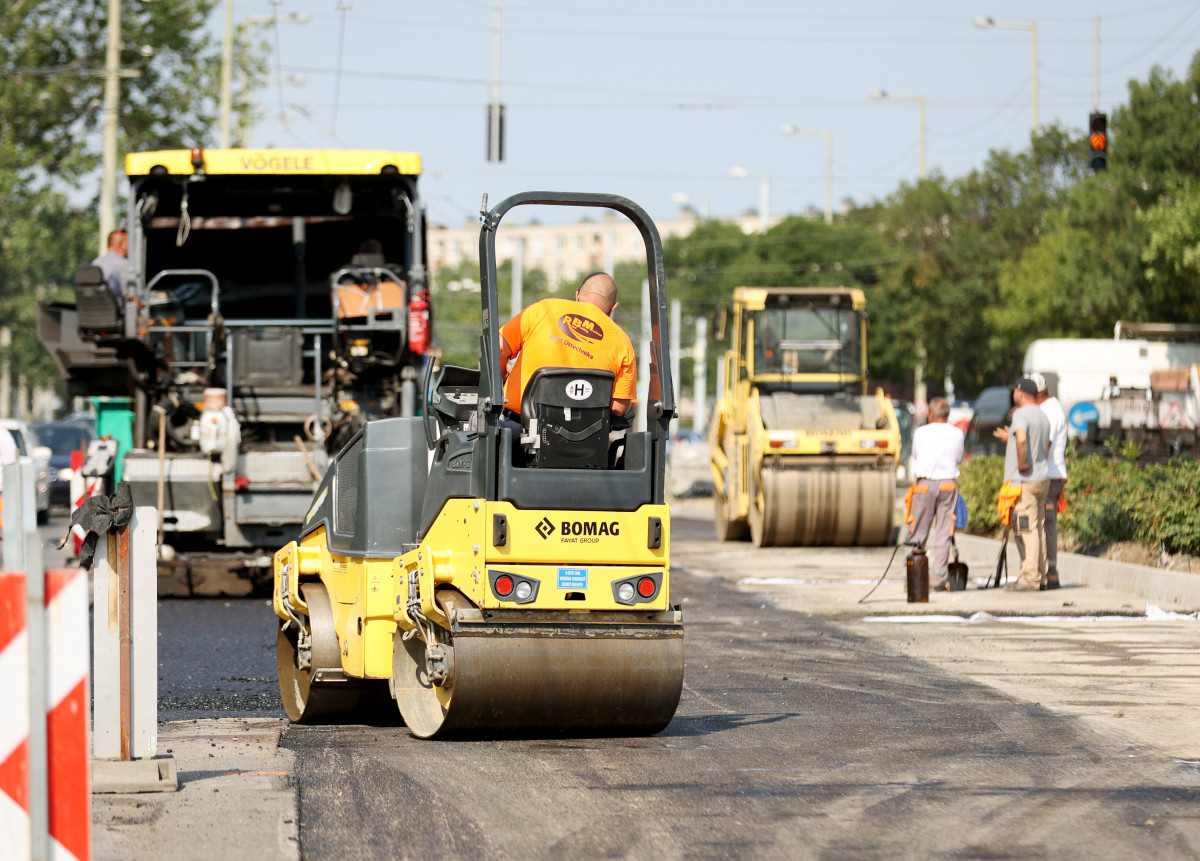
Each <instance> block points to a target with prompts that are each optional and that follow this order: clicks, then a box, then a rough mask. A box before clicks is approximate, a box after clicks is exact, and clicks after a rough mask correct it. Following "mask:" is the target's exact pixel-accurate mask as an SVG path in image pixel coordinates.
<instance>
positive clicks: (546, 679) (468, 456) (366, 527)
mask: <svg viewBox="0 0 1200 861" xmlns="http://www.w3.org/2000/svg"><path fill="white" fill-rule="evenodd" d="M484 200H485V203H484V207H483V209H482V210H481V213H480V221H481V224H482V228H481V230H480V246H479V248H480V283H481V290H480V294H481V297H482V299H481V301H482V319H483V330H482V336H481V339H480V353H481V360H480V365H479V367H478V368H463V367H458V366H453V365H445V366H442V367H441V369H440V371H439V372H438V373H437V375H436V378H435V377H434V376H433V373H432V365H428V366H427V371H426V377H425V385H424V392H425V399H426V400H425V408H424V414H423V415H422V416H420V417H416V418H389V419H382V420H379V421H373V422H368V423H367V424H366V425H365V427H364V428H363V429H362V430H361V431H360V432H359V433H358V434H357V435H356V436H355V437H353V438H352V439H351V440H350V441H349V442H348V443H347V445H346V446H345V447H344V448H343V449H342V450H341V451H340V452H339V453H338V454H337V456H336V458H335V460H334V462H333V463H332V464H331V465H330V467H329V469H328V471H327V473H326V474H325V476H324V479H323V481H322V482H321V484H320V486H319V488H318V490H317V492H316V494H315V496H314V499H313V502H312V506H311V508H310V509H309V510H308V513H307V517H306V520H305V524H304V527H303V528H302V530H301V534H300V538H299V539H298V540H297V541H295V542H292V543H290V544H288V545H287V546H286V547H284V548H283V549H282V550H280V551H279V552H278V553H276V554H275V557H274V576H275V582H274V609H275V613H276V615H277V616H279V619H280V623H279V635H278V647H277V657H278V667H279V689H280V694H281V696H282V698H283V705H284V709H285V711H286V712H287V715H288V717H289V718H290V719H291V720H292V721H296V722H301V723H308V722H314V721H327V720H337V719H338V718H339V717H341V718H343V719H345V717H346V716H347V715H349V716H351V717H353V716H354V715H355V714H356V713H359V714H362V713H363V712H364V711H365V710H367V709H370V708H374V707H377V706H378V705H380V704H381V703H382V704H387V703H388V702H389V700H393V699H394V700H395V703H396V705H397V706H398V707H399V711H400V715H401V717H402V718H403V720H404V722H405V724H406V726H407V727H408V728H409V730H410V731H411V732H412V733H413V734H414V735H416V736H418V737H421V738H432V737H435V736H445V735H451V734H455V733H459V734H479V733H484V734H488V733H510V732H518V733H529V732H533V733H543V732H548V733H570V734H612V733H618V734H649V733H654V732H658V731H659V730H661V729H663V728H664V727H666V725H667V724H668V723H669V722H670V721H671V718H672V717H673V716H674V714H675V709H676V707H677V705H678V703H679V697H680V693H681V691H682V688H683V620H682V613H681V612H680V610H679V608H678V607H677V606H675V607H673V606H672V605H671V601H670V586H671V583H670V565H669V559H670V543H671V521H670V513H669V510H668V507H667V505H666V504H665V502H664V486H665V481H664V472H665V469H664V468H665V461H666V442H667V437H668V428H669V423H670V420H671V417H672V416H673V415H674V414H675V398H674V390H673V386H672V380H671V376H670V373H669V370H667V369H669V368H670V367H671V365H670V360H669V356H668V337H667V315H666V297H665V294H664V292H663V256H662V245H661V241H660V239H659V236H658V231H657V229H656V228H655V226H654V223H653V222H652V221H651V220H650V218H649V216H647V215H646V213H645V212H644V211H643V210H642V209H641V208H640V207H638V206H637V205H636V204H635V203H633V202H632V201H629V200H627V199H625V198H622V197H616V196H612V195H604V194H566V193H558V192H530V193H525V194H519V195H515V196H513V197H509V198H507V199H506V200H504V201H503V202H501V203H500V204H498V205H497V206H495V207H494V208H493V209H491V210H488V209H487V206H486V198H485V199H484ZM528 205H548V206H574V207H599V208H602V209H608V210H613V211H615V212H617V213H619V214H621V215H624V216H625V217H626V218H628V219H629V220H630V221H631V222H633V223H634V224H635V225H636V226H637V227H638V229H639V230H640V232H641V235H642V238H643V240H644V242H645V247H646V249H647V278H648V279H649V284H650V292H649V297H650V319H651V324H652V339H651V342H650V349H651V357H650V376H649V379H648V380H647V381H645V383H646V386H645V388H644V391H646V393H647V394H646V396H645V398H644V400H643V403H642V408H643V409H642V413H643V416H644V425H645V429H644V430H634V429H632V428H630V427H629V426H628V422H627V421H626V420H625V419H624V418H621V417H617V416H614V415H612V414H611V413H610V412H609V407H610V404H611V399H612V390H613V374H612V372H610V371H597V370H580V369H575V368H541V369H539V370H538V371H537V372H536V373H535V374H534V375H533V376H532V378H531V379H530V380H529V382H528V384H527V386H526V388H525V391H524V393H523V395H522V402H521V413H520V422H519V423H518V422H517V421H516V420H515V419H513V418H512V417H511V416H505V415H504V404H505V402H504V395H503V388H502V380H501V369H500V349H499V335H498V326H499V324H500V323H502V322H503V319H504V317H505V315H504V314H503V313H502V312H501V310H500V308H499V303H498V297H497V279H496V235H497V231H498V228H499V227H500V224H501V220H502V218H503V217H504V216H505V215H506V214H507V213H508V212H510V211H511V210H512V209H513V208H515V207H517V206H528Z"/></svg>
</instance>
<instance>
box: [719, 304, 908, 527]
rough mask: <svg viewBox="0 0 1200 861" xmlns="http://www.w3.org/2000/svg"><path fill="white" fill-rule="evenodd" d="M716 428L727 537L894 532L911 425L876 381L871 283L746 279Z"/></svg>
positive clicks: (721, 521)
mask: <svg viewBox="0 0 1200 861" xmlns="http://www.w3.org/2000/svg"><path fill="white" fill-rule="evenodd" d="M731 322H732V327H733V332H732V349H731V350H730V351H729V352H728V353H727V354H726V355H725V360H724V361H725V366H724V384H723V388H722V391H721V392H720V395H719V398H718V402H717V406H716V409H715V410H714V411H713V418H712V423H711V425H710V427H709V449H710V451H711V454H712V471H713V484H714V493H713V500H714V505H715V517H714V523H715V525H716V533H717V538H718V539H720V540H722V541H728V540H733V539H740V538H745V537H747V535H748V536H749V537H750V539H751V540H752V541H753V542H754V543H755V544H756V545H758V546H767V545H797V544H799V545H807V546H815V545H880V544H888V543H890V542H891V541H892V521H893V511H894V506H895V488H896V467H897V464H898V462H899V457H900V425H899V423H898V421H897V419H896V413H895V410H894V409H893V408H892V403H891V400H890V399H888V398H887V397H886V396H885V395H884V393H883V391H882V390H876V391H875V393H874V394H868V392H867V338H866V335H867V323H866V299H865V297H864V296H863V293H862V291H861V290H856V289H850V288H828V287H811V288H810V287H771V288H764V287H739V288H737V289H736V290H735V291H734V294H733V314H732V317H731Z"/></svg>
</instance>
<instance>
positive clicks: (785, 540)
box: [748, 467, 895, 547]
mask: <svg viewBox="0 0 1200 861" xmlns="http://www.w3.org/2000/svg"><path fill="white" fill-rule="evenodd" d="M758 482H761V487H762V502H761V503H760V502H759V499H758V495H757V494H756V495H755V497H754V498H753V500H752V502H751V514H750V517H749V518H748V520H749V522H750V531H751V539H752V540H753V541H754V544H755V545H756V546H758V547H769V546H792V545H804V546H826V545H834V546H860V547H870V546H877V545H882V544H889V543H891V540H892V530H893V510H894V506H893V505H892V500H891V496H890V488H891V487H893V486H894V485H895V472H893V471H878V470H862V471H837V470H819V469H799V470H797V469H791V470H780V469H771V468H768V467H764V468H763V470H762V473H761V478H760V479H758V481H757V482H756V483H758Z"/></svg>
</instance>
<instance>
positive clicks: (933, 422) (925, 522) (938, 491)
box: [907, 398, 963, 591]
mask: <svg viewBox="0 0 1200 861" xmlns="http://www.w3.org/2000/svg"><path fill="white" fill-rule="evenodd" d="M949 416H950V403H949V402H948V401H947V400H946V399H945V398H933V399H932V400H931V401H930V402H929V422H928V423H927V424H923V425H921V426H920V427H919V428H917V429H916V430H915V431H913V439H912V469H913V475H915V476H916V481H915V482H913V486H912V491H911V502H910V505H909V512H908V521H909V523H910V527H909V537H908V541H907V543H908V544H910V545H912V546H914V547H924V546H925V542H926V540H927V539H928V538H929V530H930V527H931V526H932V525H933V523H934V521H935V520H936V522H937V528H936V531H935V532H934V537H933V540H934V546H933V551H934V552H933V556H932V558H931V559H930V563H931V566H930V575H929V588H930V590H931V591H940V590H943V589H945V588H946V586H947V573H948V571H949V562H950V538H951V536H952V535H953V534H954V509H955V506H956V505H957V503H958V465H959V464H960V463H961V462H962V459H963V432H962V431H961V430H960V429H959V428H957V427H955V426H954V425H952V424H948V423H947V421H946V419H947V418H949Z"/></svg>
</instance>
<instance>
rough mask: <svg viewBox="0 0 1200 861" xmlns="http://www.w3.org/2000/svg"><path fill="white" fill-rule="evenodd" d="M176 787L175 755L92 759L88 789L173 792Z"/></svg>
mask: <svg viewBox="0 0 1200 861" xmlns="http://www.w3.org/2000/svg"><path fill="white" fill-rule="evenodd" d="M177 789H179V770H178V769H177V768H176V766H175V757H173V756H156V757H154V758H153V759H130V760H113V759H93V760H92V792H93V793H96V794H108V793H127V792H175V791H176V790H177Z"/></svg>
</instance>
